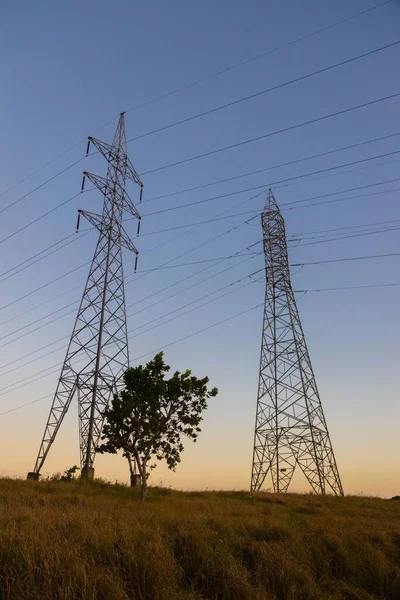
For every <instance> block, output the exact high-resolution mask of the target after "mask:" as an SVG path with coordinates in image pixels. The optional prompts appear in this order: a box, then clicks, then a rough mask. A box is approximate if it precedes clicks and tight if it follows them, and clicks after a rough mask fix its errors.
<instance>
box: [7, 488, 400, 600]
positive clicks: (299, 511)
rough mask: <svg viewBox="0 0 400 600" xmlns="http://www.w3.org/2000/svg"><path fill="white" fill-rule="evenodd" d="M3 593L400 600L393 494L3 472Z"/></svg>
mask: <svg viewBox="0 0 400 600" xmlns="http://www.w3.org/2000/svg"><path fill="white" fill-rule="evenodd" d="M0 598H1V600H5V599H7V600H9V599H12V600H24V599H32V600H33V599H35V600H36V599H40V600H59V599H63V600H67V599H68V600H69V599H82V600H89V599H91V600H94V599H96V600H97V599H100V600H127V599H138V600H189V599H190V600H272V599H276V600H308V599H309V600H317V599H318V600H320V599H324V600H325V599H326V600H344V599H345V600H356V599H357V600H367V599H372V598H375V599H376V598H382V599H389V600H399V599H400V502H395V501H390V500H379V499H372V498H371V499H369V498H358V497H357V498H354V497H351V498H350V497H349V498H332V497H326V498H321V497H316V496H300V495H285V496H283V495H282V496H274V495H269V494H265V495H259V496H257V497H255V496H252V495H250V494H247V493H245V492H242V493H234V492H229V493H228V492H204V493H199V492H196V493H180V492H173V491H170V490H162V489H157V488H155V489H150V491H149V496H148V500H147V501H146V502H145V503H144V504H143V505H140V504H138V502H137V494H136V491H135V490H131V489H128V488H124V487H122V486H109V485H105V484H94V485H83V484H80V483H60V482H58V483H57V482H54V483H50V482H41V483H35V482H25V481H12V480H5V479H4V480H0Z"/></svg>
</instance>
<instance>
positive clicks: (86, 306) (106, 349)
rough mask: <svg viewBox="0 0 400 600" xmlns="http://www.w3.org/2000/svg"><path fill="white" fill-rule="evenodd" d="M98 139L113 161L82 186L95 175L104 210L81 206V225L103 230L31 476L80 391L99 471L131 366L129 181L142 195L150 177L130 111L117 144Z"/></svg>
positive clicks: (85, 437)
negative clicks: (136, 152) (132, 140)
mask: <svg viewBox="0 0 400 600" xmlns="http://www.w3.org/2000/svg"><path fill="white" fill-rule="evenodd" d="M91 145H93V146H94V147H95V149H96V151H97V152H99V153H100V154H101V155H102V156H103V157H104V158H105V159H106V160H107V163H108V168H107V175H106V177H99V176H97V175H94V174H92V173H87V172H85V173H84V177H83V181H82V191H83V189H84V185H85V180H90V181H91V183H92V184H93V185H94V186H95V187H96V188H97V189H98V190H99V191H100V192H101V193H102V194H103V197H104V203H103V212H102V214H101V215H97V214H94V213H89V212H87V211H83V210H80V211H79V216H78V228H79V221H80V217H81V216H83V217H85V218H86V219H87V220H88V221H89V222H90V223H91V224H92V225H93V226H94V227H96V228H97V229H98V231H99V236H98V241H97V245H96V249H95V252H94V256H93V260H92V263H91V266H90V270H89V275H88V278H87V281H86V285H85V289H84V292H83V295H82V300H81V303H80V306H79V309H78V314H77V317H76V320H75V325H74V328H73V331H72V335H71V339H70V342H69V345H68V349H67V353H66V357H65V360H64V363H63V366H62V369H61V374H60V377H59V380H58V384H57V388H56V392H55V395H54V399H53V403H52V406H51V410H50V415H49V418H48V420H47V424H46V427H45V431H44V435H43V438H42V442H41V444H40V449H39V453H38V457H37V460H36V463H35V468H34V471H33V472H32V473H29V475H28V477H29V478H32V479H37V478H38V477H39V473H40V471H41V469H42V467H43V464H44V462H45V460H46V457H47V455H48V452H49V450H50V447H51V445H52V444H53V442H54V440H55V437H56V435H57V432H58V430H59V428H60V426H61V423H62V421H63V419H64V417H65V414H66V412H67V410H68V408H69V406H70V404H71V401H72V399H73V398H74V396H77V398H78V407H79V437H80V460H81V469H82V475H83V476H84V477H92V476H93V464H94V459H95V454H96V449H97V446H98V443H99V440H100V436H101V431H102V426H103V420H104V417H103V413H104V409H105V407H106V406H107V405H108V403H109V401H110V398H111V397H112V395H113V394H114V393H115V392H116V391H117V390H118V388H119V382H120V380H121V376H122V374H123V373H124V371H125V370H126V369H127V367H128V366H129V352H128V335H127V322H126V309H125V289H124V272H123V263H122V249H123V247H125V248H127V249H128V250H131V251H132V252H134V253H135V254H136V262H137V255H138V252H137V250H136V248H135V246H134V245H133V243H132V242H131V240H130V238H129V236H128V234H127V233H126V231H125V229H124V227H123V225H122V220H123V215H124V213H126V212H128V213H129V214H130V215H131V216H134V217H136V218H137V219H138V233H139V228H140V216H139V213H138V211H137V209H136V207H135V205H134V204H133V202H132V201H131V199H130V198H129V196H128V194H127V192H126V183H127V180H131V181H133V182H134V183H135V184H136V185H137V186H139V188H140V199H139V202H140V201H141V198H142V190H143V184H142V182H141V180H140V178H139V176H138V174H137V173H136V171H135V169H134V167H133V165H132V163H131V161H130V160H129V158H128V155H127V145H126V134H125V119H124V113H121V115H120V117H119V121H118V126H117V130H116V133H115V136H114V139H113V142H112V144H106V143H104V142H101V141H100V140H97V139H95V138H89V141H88V146H87V154H88V152H89V148H90V146H91ZM135 269H136V264H135Z"/></svg>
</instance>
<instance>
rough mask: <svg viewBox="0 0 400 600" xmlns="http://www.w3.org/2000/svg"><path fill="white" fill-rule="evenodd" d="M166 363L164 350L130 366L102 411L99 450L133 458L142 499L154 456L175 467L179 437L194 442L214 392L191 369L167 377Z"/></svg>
mask: <svg viewBox="0 0 400 600" xmlns="http://www.w3.org/2000/svg"><path fill="white" fill-rule="evenodd" d="M169 370H170V367H169V366H168V365H166V364H165V363H164V359H163V353H162V352H160V353H159V354H156V356H155V357H154V359H153V360H151V361H150V362H148V363H147V365H145V366H142V365H140V366H138V367H133V368H130V369H128V370H127V371H126V373H125V375H124V384H125V387H124V389H123V390H122V391H121V392H120V393H119V394H117V395H115V396H114V399H113V401H112V403H111V406H109V407H108V408H107V409H106V410H105V423H104V427H103V433H102V440H104V443H103V444H102V445H101V446H100V447H99V449H98V452H100V453H105V452H108V453H111V454H116V453H117V452H118V451H119V450H122V451H123V454H124V456H125V457H127V458H128V459H130V460H132V458H133V460H134V461H135V463H136V466H137V469H138V472H139V475H140V481H141V500H144V498H145V496H146V493H147V479H148V477H149V469H152V468H154V467H155V464H153V465H151V466H149V461H150V460H151V459H152V458H156V459H157V460H165V461H166V463H167V465H168V468H169V469H171V470H175V468H176V466H177V464H178V463H179V462H180V455H181V452H182V451H183V449H184V447H183V443H182V438H184V437H187V438H188V439H190V440H192V441H194V442H195V441H196V439H197V437H198V435H199V433H200V431H201V429H200V427H199V425H200V423H201V421H202V413H203V411H204V410H205V409H206V408H207V401H208V399H209V398H211V397H213V396H216V395H217V393H218V390H217V389H216V388H212V389H211V390H208V389H207V384H208V382H209V379H208V377H204V378H203V379H198V378H197V377H195V376H193V375H192V373H191V371H189V370H187V371H185V372H184V373H180V372H179V371H176V372H175V373H174V374H173V376H172V377H170V378H169V379H167V378H166V373H167V372H168V371H169Z"/></svg>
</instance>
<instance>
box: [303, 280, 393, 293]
mask: <svg viewBox="0 0 400 600" xmlns="http://www.w3.org/2000/svg"><path fill="white" fill-rule="evenodd" d="M398 286H400V283H378V284H375V285H347V286H343V287H328V288H313V289H308V290H293V291H294V292H295V293H296V294H297V293H304V294H308V293H310V292H333V291H339V290H361V289H366V288H384V287H398Z"/></svg>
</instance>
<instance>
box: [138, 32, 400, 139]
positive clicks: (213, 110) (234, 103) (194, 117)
mask: <svg viewBox="0 0 400 600" xmlns="http://www.w3.org/2000/svg"><path fill="white" fill-rule="evenodd" d="M399 44H400V40H398V41H396V42H392V43H390V44H386V45H385V46H380V47H379V48H374V49H373V50H369V51H368V52H364V53H363V54H359V55H358V56H353V57H352V58H348V59H346V60H342V61H340V62H337V63H335V64H333V65H329V66H328V67H323V68H322V69H318V70H316V71H312V72H311V73H307V74H306V75H301V76H299V77H295V78H294V79H290V80H289V81H285V82H284V83H279V84H277V85H274V86H272V87H269V88H266V89H265V90H261V91H260V92H256V93H254V94H250V95H248V96H244V97H243V98H239V99H237V100H233V101H231V102H226V103H225V104H221V105H220V106H216V107H214V108H210V109H208V110H205V111H203V112H200V113H197V114H195V115H192V116H190V117H186V118H185V119H180V120H179V121H174V122H173V123H169V124H168V125H164V126H163V127H158V128H157V129H153V130H152V131H148V132H146V133H142V134H141V135H137V136H135V137H133V138H130V139H129V140H127V142H136V141H137V140H141V139H143V138H145V137H149V136H151V135H154V134H156V133H160V132H162V131H166V130H168V129H172V128H174V127H177V126H179V125H183V124H184V123H189V122H191V121H195V120H197V119H200V118H202V117H205V116H207V115H211V114H214V113H216V112H219V111H220V110H225V109H226V108H230V107H232V106H237V105H238V104H241V103H242V102H247V101H248V100H253V99H254V98H259V97H261V96H264V95H265V94H269V93H270V92H274V91H276V90H280V89H282V88H285V87H287V86H290V85H292V84H294V83H299V82H300V81H305V80H306V79H310V78H311V77H315V76H316V75H321V74H322V73H327V72H328V71H331V70H333V69H336V68H338V67H342V66H344V65H348V64H350V63H352V62H355V61H357V60H360V59H362V58H367V57H368V56H372V55H373V54H377V53H378V52H382V51H383V50H388V49H389V48H394V47H396V46H398V45H399Z"/></svg>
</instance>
